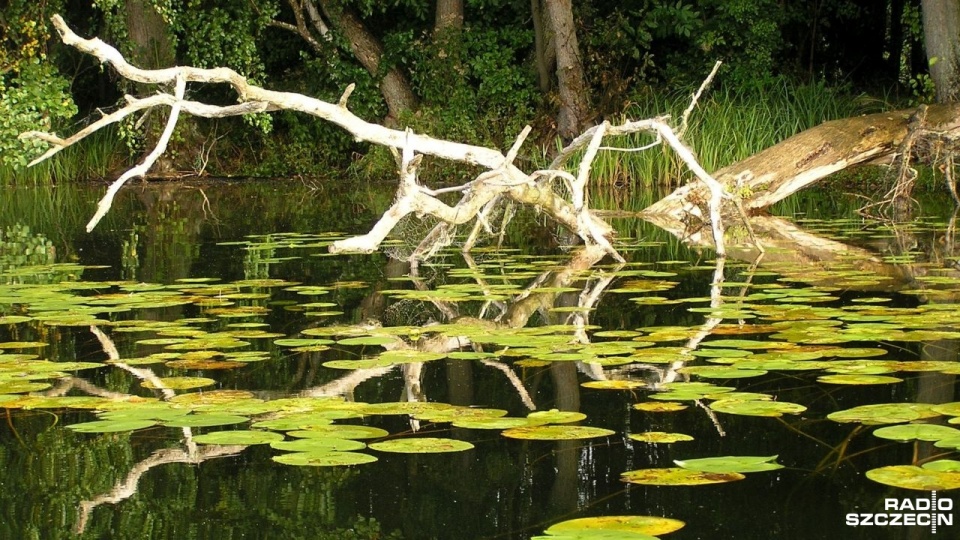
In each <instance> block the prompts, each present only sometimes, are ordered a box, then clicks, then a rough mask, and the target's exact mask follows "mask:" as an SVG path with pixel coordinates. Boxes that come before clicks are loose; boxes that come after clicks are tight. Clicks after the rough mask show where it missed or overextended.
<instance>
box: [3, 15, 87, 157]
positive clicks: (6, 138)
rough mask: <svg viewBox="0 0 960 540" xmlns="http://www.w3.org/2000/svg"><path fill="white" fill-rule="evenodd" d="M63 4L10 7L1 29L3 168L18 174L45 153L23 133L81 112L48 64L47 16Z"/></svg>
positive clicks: (48, 126)
mask: <svg viewBox="0 0 960 540" xmlns="http://www.w3.org/2000/svg"><path fill="white" fill-rule="evenodd" d="M60 7H62V6H61V4H60V3H59V2H52V3H50V5H46V4H37V3H34V2H26V1H21V0H18V1H13V2H8V3H7V4H6V5H5V7H4V11H3V19H2V20H3V22H4V23H5V26H6V27H5V28H2V29H0V166H4V167H8V168H11V169H14V170H19V169H22V168H23V167H25V166H26V164H27V163H28V162H29V161H30V160H31V159H33V158H34V157H36V156H37V155H38V154H39V153H41V152H42V151H43V150H45V149H46V144H44V143H42V142H40V141H37V140H21V139H19V138H18V135H19V134H20V133H23V132H25V131H30V130H43V131H50V130H52V129H53V128H54V127H55V126H56V124H57V122H58V121H62V120H63V119H66V118H70V117H71V116H73V115H74V114H76V112H77V108H76V105H75V104H74V103H73V99H72V98H71V96H70V92H69V89H70V83H69V81H68V80H67V79H65V78H64V77H63V76H62V75H60V73H59V72H58V71H57V69H56V68H55V67H54V66H53V65H52V64H51V63H49V62H48V61H47V56H48V53H49V51H48V50H47V47H48V45H47V44H48V43H49V42H50V40H51V37H50V36H51V29H50V27H49V23H48V22H47V17H48V15H49V13H52V12H53V11H49V12H48V11H47V10H57V9H59V8H60Z"/></svg>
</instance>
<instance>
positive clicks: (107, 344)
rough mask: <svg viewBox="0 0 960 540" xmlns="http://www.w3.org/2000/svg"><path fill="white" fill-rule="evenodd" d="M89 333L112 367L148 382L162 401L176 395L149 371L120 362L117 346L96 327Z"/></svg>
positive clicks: (91, 327) (92, 327) (91, 328)
mask: <svg viewBox="0 0 960 540" xmlns="http://www.w3.org/2000/svg"><path fill="white" fill-rule="evenodd" d="M90 332H92V333H93V335H94V336H96V337H97V341H99V342H100V346H101V347H102V348H103V352H105V353H107V357H108V358H109V359H110V360H111V362H112V365H114V366H117V367H118V368H120V369H122V370H124V371H128V372H130V373H131V374H132V375H133V376H134V377H136V378H138V379H140V380H143V381H150V383H151V384H152V385H153V387H154V388H156V389H158V390H160V392H161V393H162V394H163V397H164V399H170V398H172V397H173V396H175V395H177V394H176V392H174V391H173V390H171V389H169V388H167V386H166V385H165V384H163V381H162V380H161V379H160V377H157V374H156V373H154V372H153V370H151V369H143V368H135V367H133V366H131V365H129V364H125V363H123V362H120V361H119V360H120V353H119V352H118V351H117V345H116V344H115V343H114V342H113V340H112V339H110V336H108V335H106V334H104V333H103V331H102V330H100V329H99V328H97V327H96V326H90Z"/></svg>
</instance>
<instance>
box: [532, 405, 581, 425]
mask: <svg viewBox="0 0 960 540" xmlns="http://www.w3.org/2000/svg"><path fill="white" fill-rule="evenodd" d="M586 418H587V415H585V414H583V413H582V412H575V411H559V410H557V409H550V410H549V411H535V412H532V413H530V414H528V415H527V420H528V421H529V424H531V425H535V424H570V423H573V422H579V421H581V420H586Z"/></svg>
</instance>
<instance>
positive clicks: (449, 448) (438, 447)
mask: <svg viewBox="0 0 960 540" xmlns="http://www.w3.org/2000/svg"><path fill="white" fill-rule="evenodd" d="M370 448H372V449H373V450H379V451H381V452H395V453H399V454H439V453H444V452H462V451H464V450H470V449H471V448H473V445H472V444H470V443H468V442H466V441H459V440H457V439H446V438H441V437H411V438H404V439H391V440H389V441H382V442H377V443H372V444H370Z"/></svg>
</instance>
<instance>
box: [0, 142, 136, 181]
mask: <svg viewBox="0 0 960 540" xmlns="http://www.w3.org/2000/svg"><path fill="white" fill-rule="evenodd" d="M126 156H127V149H126V147H125V146H124V144H123V142H122V141H121V140H120V139H119V138H118V137H117V136H116V134H115V133H114V132H113V130H104V131H102V132H100V131H98V132H96V133H93V134H92V135H90V136H89V137H88V138H87V139H86V140H84V141H81V142H80V143H78V144H75V145H73V146H70V147H68V148H65V149H64V150H62V151H61V152H60V153H58V154H57V155H56V156H54V157H52V158H50V159H48V160H46V161H44V162H42V163H39V164H37V165H34V166H33V167H27V168H14V167H10V166H4V165H0V185H3V186H10V185H19V186H31V185H32V186H43V185H52V184H59V183H63V182H75V181H78V180H80V181H82V180H91V179H98V178H105V177H108V176H110V175H111V174H112V173H114V172H115V171H116V170H117V169H118V168H120V166H121V165H122V164H123V162H124V160H125V159H126Z"/></svg>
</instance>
